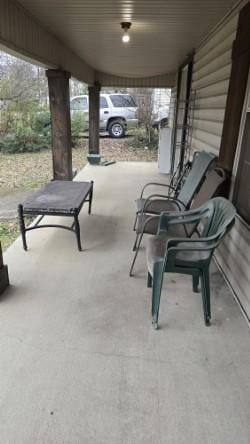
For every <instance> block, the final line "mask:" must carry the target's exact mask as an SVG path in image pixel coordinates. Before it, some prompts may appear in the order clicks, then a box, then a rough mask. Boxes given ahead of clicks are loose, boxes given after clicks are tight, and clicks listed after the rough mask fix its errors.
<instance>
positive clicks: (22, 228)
mask: <svg viewBox="0 0 250 444" xmlns="http://www.w3.org/2000/svg"><path fill="white" fill-rule="evenodd" d="M18 219H19V227H20V231H21V236H22V240H23V249H24V250H25V251H27V250H28V247H27V243H26V234H25V233H26V230H25V223H24V217H23V206H22V205H21V204H20V205H18Z"/></svg>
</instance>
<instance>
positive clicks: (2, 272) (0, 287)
mask: <svg viewBox="0 0 250 444" xmlns="http://www.w3.org/2000/svg"><path fill="white" fill-rule="evenodd" d="M9 285H10V282H9V274H8V267H7V265H3V267H2V268H0V294H2V293H3V292H4V290H5V289H6V288H7V287H8V286H9Z"/></svg>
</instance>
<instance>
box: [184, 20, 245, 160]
mask: <svg viewBox="0 0 250 444" xmlns="http://www.w3.org/2000/svg"><path fill="white" fill-rule="evenodd" d="M237 21H238V13H234V15H233V17H229V18H228V19H227V22H226V23H225V24H224V25H223V26H221V27H220V28H219V29H218V31H217V32H216V33H215V34H213V35H212V36H211V37H210V38H209V39H208V40H207V41H206V42H205V43H204V44H203V45H202V46H201V47H200V48H199V49H198V50H197V51H196V54H195V59H194V70H193V80H192V89H193V90H194V91H195V110H194V118H193V130H192V147H193V150H195V151H199V150H206V151H211V152H213V153H214V154H218V153H219V149H220V142H221V134H222V128H223V121H224V114H225V107H226V100H227V91H228V85H229V78H230V73H231V51H232V43H233V40H234V39H235V35H236V28H237Z"/></svg>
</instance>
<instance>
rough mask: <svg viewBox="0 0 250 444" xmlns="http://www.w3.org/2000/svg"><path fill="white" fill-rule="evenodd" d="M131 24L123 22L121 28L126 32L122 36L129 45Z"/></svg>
mask: <svg viewBox="0 0 250 444" xmlns="http://www.w3.org/2000/svg"><path fill="white" fill-rule="evenodd" d="M131 24H132V23H131V22H121V27H122V29H123V31H124V34H123V36H122V41H123V43H128V42H129V41H130V35H129V33H128V30H129V28H130V27H131Z"/></svg>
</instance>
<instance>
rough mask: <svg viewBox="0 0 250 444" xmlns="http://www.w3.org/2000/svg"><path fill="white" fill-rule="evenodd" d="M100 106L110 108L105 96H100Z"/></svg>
mask: <svg viewBox="0 0 250 444" xmlns="http://www.w3.org/2000/svg"><path fill="white" fill-rule="evenodd" d="M100 108H101V109H103V108H108V102H107V100H106V99H105V97H103V96H101V97H100Z"/></svg>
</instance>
